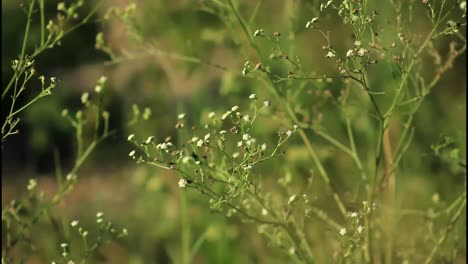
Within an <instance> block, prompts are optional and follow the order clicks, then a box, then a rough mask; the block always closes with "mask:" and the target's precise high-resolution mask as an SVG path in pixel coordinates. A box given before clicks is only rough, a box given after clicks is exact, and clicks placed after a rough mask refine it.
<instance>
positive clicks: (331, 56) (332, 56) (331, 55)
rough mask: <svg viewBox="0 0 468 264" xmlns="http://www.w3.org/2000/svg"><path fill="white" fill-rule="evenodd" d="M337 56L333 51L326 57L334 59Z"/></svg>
mask: <svg viewBox="0 0 468 264" xmlns="http://www.w3.org/2000/svg"><path fill="white" fill-rule="evenodd" d="M335 56H336V55H335V53H333V52H331V51H329V52H328V53H327V55H325V57H326V58H334V57H335Z"/></svg>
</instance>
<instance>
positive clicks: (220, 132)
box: [219, 130, 227, 135]
mask: <svg viewBox="0 0 468 264" xmlns="http://www.w3.org/2000/svg"><path fill="white" fill-rule="evenodd" d="M226 133H227V131H226V130H221V131H219V134H221V135H224V134H226Z"/></svg>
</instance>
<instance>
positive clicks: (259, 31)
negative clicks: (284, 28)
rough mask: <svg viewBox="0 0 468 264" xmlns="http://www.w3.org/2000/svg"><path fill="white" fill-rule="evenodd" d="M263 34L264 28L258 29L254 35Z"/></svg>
mask: <svg viewBox="0 0 468 264" xmlns="http://www.w3.org/2000/svg"><path fill="white" fill-rule="evenodd" d="M262 34H263V29H257V30H255V33H254V37H256V36H260V35H262Z"/></svg>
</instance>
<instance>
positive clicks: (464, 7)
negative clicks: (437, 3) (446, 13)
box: [460, 1, 466, 10]
mask: <svg viewBox="0 0 468 264" xmlns="http://www.w3.org/2000/svg"><path fill="white" fill-rule="evenodd" d="M460 9H461V10H466V1H463V2H461V3H460Z"/></svg>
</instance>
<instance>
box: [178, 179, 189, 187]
mask: <svg viewBox="0 0 468 264" xmlns="http://www.w3.org/2000/svg"><path fill="white" fill-rule="evenodd" d="M178 184H179V188H185V186H186V185H187V180H185V179H180V180H179V182H178Z"/></svg>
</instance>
